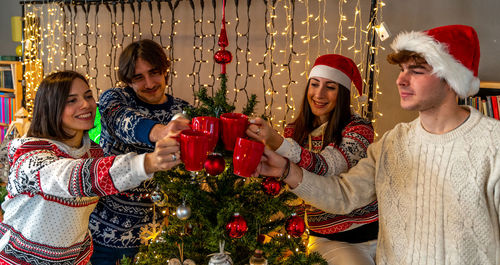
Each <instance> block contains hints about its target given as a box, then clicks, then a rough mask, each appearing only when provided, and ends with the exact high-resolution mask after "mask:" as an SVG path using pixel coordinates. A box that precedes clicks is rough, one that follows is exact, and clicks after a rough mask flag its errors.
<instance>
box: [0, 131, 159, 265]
mask: <svg viewBox="0 0 500 265" xmlns="http://www.w3.org/2000/svg"><path fill="white" fill-rule="evenodd" d="M8 156H9V162H10V165H11V168H10V175H9V183H8V185H7V190H8V192H9V194H8V197H7V198H6V200H5V202H4V203H3V204H2V208H3V209H4V211H5V214H4V220H3V222H2V223H0V264H86V263H87V262H88V260H89V258H90V255H91V254H92V249H93V248H92V239H91V236H90V233H89V230H88V223H89V215H90V213H91V212H92V210H93V209H94V208H95V205H96V203H97V201H98V199H99V197H98V196H104V195H108V194H114V193H117V192H119V191H123V190H127V189H130V188H133V187H135V186H137V185H139V184H140V183H141V182H142V181H144V180H146V179H148V178H149V177H151V175H147V174H146V173H145V170H144V155H137V154H135V153H129V154H127V155H121V156H112V157H103V152H102V149H101V148H100V147H99V146H98V145H97V144H94V143H91V142H90V140H89V138H88V136H85V137H84V143H83V146H82V147H81V148H78V149H75V148H71V147H69V146H67V145H65V144H63V143H61V142H58V141H52V140H47V139H38V138H21V139H14V140H13V141H12V142H11V143H10V144H9V152H8ZM2 261H3V262H5V263H2Z"/></svg>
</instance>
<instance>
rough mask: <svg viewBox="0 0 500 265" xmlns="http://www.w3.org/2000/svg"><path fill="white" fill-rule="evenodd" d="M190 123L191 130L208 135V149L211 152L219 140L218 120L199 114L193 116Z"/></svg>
mask: <svg viewBox="0 0 500 265" xmlns="http://www.w3.org/2000/svg"><path fill="white" fill-rule="evenodd" d="M191 123H192V126H191V127H192V128H193V130H195V131H200V132H205V133H207V134H208V135H209V136H210V137H209V138H210V139H209V147H208V151H209V152H210V153H211V152H213V151H214V149H215V146H217V142H218V141H219V126H220V120H219V119H218V118H216V117H207V116H201V117H194V118H193V119H192V121H191Z"/></svg>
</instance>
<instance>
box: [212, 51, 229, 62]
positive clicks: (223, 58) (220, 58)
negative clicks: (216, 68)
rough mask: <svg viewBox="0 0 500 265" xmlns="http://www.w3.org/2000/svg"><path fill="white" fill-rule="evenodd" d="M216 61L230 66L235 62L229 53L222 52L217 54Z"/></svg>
mask: <svg viewBox="0 0 500 265" xmlns="http://www.w3.org/2000/svg"><path fill="white" fill-rule="evenodd" d="M214 60H215V62H216V63H218V64H223V65H224V64H228V63H230V62H231V60H233V55H232V54H231V52H229V51H226V50H220V51H217V52H216V53H215V55H214Z"/></svg>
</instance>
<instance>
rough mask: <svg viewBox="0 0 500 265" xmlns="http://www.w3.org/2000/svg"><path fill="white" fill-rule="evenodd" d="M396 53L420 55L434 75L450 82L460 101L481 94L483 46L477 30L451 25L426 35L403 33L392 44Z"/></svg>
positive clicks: (423, 32)
mask: <svg viewBox="0 0 500 265" xmlns="http://www.w3.org/2000/svg"><path fill="white" fill-rule="evenodd" d="M391 48H392V49H393V50H394V51H395V52H399V51H403V50H406V51H413V52H416V53H419V54H420V55H421V56H422V57H423V58H424V59H425V60H426V61H427V63H428V64H429V65H430V66H432V68H433V73H434V74H435V75H436V76H438V77H440V78H443V79H445V80H446V82H447V83H448V84H449V85H450V86H451V88H453V90H454V91H455V92H456V93H457V95H458V96H459V97H460V98H465V97H467V96H472V95H475V94H476V93H477V92H478V91H479V78H478V68H479V56H480V47H479V40H478V37H477V33H476V31H475V30H474V28H472V27H470V26H465V25H448V26H442V27H437V28H433V29H430V30H427V31H422V32H415V31H412V32H403V33H400V34H399V35H398V36H397V37H396V38H395V39H394V41H393V42H392V44H391Z"/></svg>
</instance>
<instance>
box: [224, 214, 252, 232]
mask: <svg viewBox="0 0 500 265" xmlns="http://www.w3.org/2000/svg"><path fill="white" fill-rule="evenodd" d="M226 231H227V233H228V234H229V236H230V237H231V238H241V237H242V236H243V235H245V233H246V232H247V231H248V226H247V221H245V219H243V217H242V216H241V215H240V214H239V213H234V215H233V218H231V221H229V223H227V225H226Z"/></svg>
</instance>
